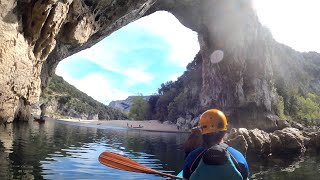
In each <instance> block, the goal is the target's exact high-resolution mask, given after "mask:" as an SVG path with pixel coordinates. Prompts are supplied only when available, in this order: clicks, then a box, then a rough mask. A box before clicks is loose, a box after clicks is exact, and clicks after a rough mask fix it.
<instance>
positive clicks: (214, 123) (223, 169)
mask: <svg viewBox="0 0 320 180" xmlns="http://www.w3.org/2000/svg"><path fill="white" fill-rule="evenodd" d="M227 125H228V122H227V118H226V116H225V115H224V113H223V112H222V111H220V110H218V109H210V110H208V111H206V112H204V113H203V114H202V115H201V116H200V120H199V128H200V130H201V133H202V138H203V141H204V143H203V145H202V147H199V148H197V149H195V150H193V151H192V152H191V153H189V155H188V156H187V158H186V159H185V163H184V166H183V178H184V179H190V180H207V179H228V180H229V179H231V180H233V179H248V177H249V168H248V164H247V161H246V159H245V157H244V156H243V155H242V154H241V153H240V152H239V151H238V150H236V149H234V148H232V147H230V146H228V145H227V144H225V143H224V142H223V138H224V136H225V134H226V132H227Z"/></svg>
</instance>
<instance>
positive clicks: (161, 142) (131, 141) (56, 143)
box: [0, 120, 320, 180]
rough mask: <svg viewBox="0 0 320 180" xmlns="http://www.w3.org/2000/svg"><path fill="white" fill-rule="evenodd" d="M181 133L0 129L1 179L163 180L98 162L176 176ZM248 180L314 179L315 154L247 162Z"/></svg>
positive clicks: (61, 125)
mask: <svg viewBox="0 0 320 180" xmlns="http://www.w3.org/2000/svg"><path fill="white" fill-rule="evenodd" d="M187 136H188V134H185V133H164V132H148V131H141V130H130V129H123V128H110V127H105V126H94V125H80V126H79V125H75V124H73V123H67V122H62V121H55V120H48V121H46V122H45V123H43V124H39V123H37V122H29V123H19V124H9V125H7V126H6V127H4V126H0V179H139V180H141V179H164V178H163V177H160V176H157V175H151V174H142V173H132V172H126V171H121V170H116V169H112V168H109V167H106V166H104V165H102V164H100V163H99V161H98V156H99V155H100V154H101V153H102V152H104V151H110V152H116V153H119V154H122V155H125V156H127V157H129V158H131V159H133V160H136V161H137V162H139V163H141V164H144V165H146V166H148V167H150V168H153V169H156V170H159V171H162V172H166V173H171V174H177V173H179V171H180V170H181V166H182V164H183V158H184V153H183V150H182V144H183V142H184V141H185V140H186V139H187ZM249 167H250V171H251V172H250V173H251V179H304V180H306V179H319V177H320V156H319V155H313V156H304V157H300V158H289V159H288V158H287V159H273V160H269V161H265V160H260V161H259V160H256V159H255V160H254V161H253V160H249Z"/></svg>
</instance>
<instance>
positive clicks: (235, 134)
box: [227, 128, 320, 156]
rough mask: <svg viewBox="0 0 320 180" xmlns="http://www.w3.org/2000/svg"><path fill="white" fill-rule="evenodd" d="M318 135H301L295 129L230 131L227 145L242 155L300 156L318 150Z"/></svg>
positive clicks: (319, 146) (319, 144)
mask: <svg viewBox="0 0 320 180" xmlns="http://www.w3.org/2000/svg"><path fill="white" fill-rule="evenodd" d="M319 137H320V136H319V133H317V132H313V133H309V134H307V133H303V132H302V131H300V130H298V129H296V128H284V129H282V130H276V131H274V132H272V133H267V132H264V131H262V130H259V129H252V130H247V129H245V128H239V129H232V130H231V132H230V134H229V135H228V140H227V143H228V144H229V145H230V146H232V147H235V148H236V149H238V150H239V151H241V152H242V153H243V154H250V155H256V156H271V155H293V154H297V155H300V154H302V153H304V152H306V151H307V150H308V151H314V150H318V149H319V148H320V143H319Z"/></svg>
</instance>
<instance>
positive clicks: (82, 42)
mask: <svg viewBox="0 0 320 180" xmlns="http://www.w3.org/2000/svg"><path fill="white" fill-rule="evenodd" d="M159 10H166V11H169V12H171V13H172V14H173V15H174V16H175V17H176V18H177V19H178V20H179V21H180V22H181V23H182V24H183V25H185V26H186V27H188V28H190V29H192V30H194V31H196V32H198V39H199V43H200V50H201V56H202V61H203V62H202V88H201V93H200V101H201V106H202V108H203V109H207V108H212V107H219V108H220V109H222V110H223V111H224V112H226V114H227V116H229V117H232V118H230V119H233V120H234V122H232V123H233V124H236V125H238V126H239V127H248V128H256V127H257V128H263V129H269V130H273V129H275V128H274V127H275V126H276V125H277V124H276V120H274V118H270V117H271V116H272V115H274V114H275V106H274V105H273V104H274V103H275V102H277V101H278V96H277V92H276V90H275V89H276V88H275V85H274V77H275V74H277V76H279V77H281V79H283V80H285V82H286V81H292V82H295V83H296V84H297V85H299V83H300V82H303V81H302V80H303V79H301V78H299V77H301V76H300V75H301V74H299V73H294V71H292V69H294V70H300V69H301V68H304V64H303V62H304V60H306V59H312V58H315V57H316V56H317V55H305V54H301V53H298V52H295V51H294V50H292V49H290V48H288V47H285V46H284V45H281V44H278V43H276V42H275V41H274V39H273V38H272V36H271V34H270V33H269V31H268V30H266V29H265V28H264V27H262V26H261V24H260V23H259V21H258V18H257V16H256V14H255V12H254V10H253V8H252V5H251V0H238V1H234V0H193V1H191V0H179V1H178V0H175V1H173V0H158V1H156V0H101V1H94V0H49V1H42V0H21V1H16V0H7V1H0V29H1V35H0V42H1V44H0V72H1V74H0V87H1V89H0V120H1V121H6V122H10V121H13V119H17V120H18V119H19V120H26V119H28V116H29V114H30V113H29V107H30V104H34V103H36V102H37V101H38V99H39V95H40V93H41V90H43V89H44V88H45V87H46V86H47V84H48V81H49V79H50V77H51V76H52V75H53V74H54V71H55V69H56V67H57V65H58V63H59V62H60V61H61V60H62V59H64V58H66V57H68V56H70V55H72V54H74V53H77V52H79V51H81V50H83V49H86V48H89V47H91V46H92V45H94V44H95V43H97V42H99V41H100V40H102V39H103V38H105V37H106V36H108V35H109V34H111V33H112V32H114V31H116V30H118V29H119V28H121V27H123V26H125V25H126V24H128V23H130V22H132V21H134V20H136V19H138V18H140V17H142V16H144V15H148V14H151V13H153V12H155V11H159ZM155 23H156V22H155ZM215 50H222V51H223V52H224V58H223V61H221V62H220V63H218V64H213V63H211V60H210V56H211V54H212V53H213V52H214V51H215ZM289 62H290V63H289ZM293 62H294V63H293ZM317 62H318V61H317ZM315 64H316V62H315ZM277 67H281V69H280V68H277ZM318 74H319V73H314V77H316V76H318ZM303 85H304V86H305V85H306V84H303ZM307 85H308V86H312V88H318V87H320V86H319V78H318V80H317V79H316V78H315V80H314V81H312V82H307ZM269 124H271V126H270V127H269Z"/></svg>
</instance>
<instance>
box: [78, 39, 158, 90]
mask: <svg viewBox="0 0 320 180" xmlns="http://www.w3.org/2000/svg"><path fill="white" fill-rule="evenodd" d="M131 50H132V49H131ZM126 51H127V50H126V49H125V48H123V47H121V46H120V45H117V44H116V43H113V44H112V45H111V43H104V44H102V43H100V44H97V45H95V46H94V47H92V48H89V49H87V50H84V51H81V52H80V53H78V54H76V55H74V56H75V57H74V58H84V59H87V60H89V61H91V62H94V63H96V64H98V65H99V66H101V67H102V68H104V69H105V70H108V71H111V72H114V73H118V74H120V75H124V76H126V77H127V82H130V83H128V85H135V84H137V83H148V82H150V81H151V80H153V79H154V76H153V75H152V74H150V73H147V72H146V71H145V68H144V67H143V65H141V63H137V64H136V65H134V66H135V67H130V68H124V67H123V64H121V63H119V61H117V57H116V56H117V54H120V53H126Z"/></svg>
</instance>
